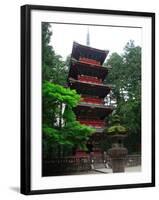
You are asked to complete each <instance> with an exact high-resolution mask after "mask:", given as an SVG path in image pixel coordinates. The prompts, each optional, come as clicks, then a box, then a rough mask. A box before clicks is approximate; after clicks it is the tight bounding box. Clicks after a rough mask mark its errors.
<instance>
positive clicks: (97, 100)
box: [81, 97, 104, 105]
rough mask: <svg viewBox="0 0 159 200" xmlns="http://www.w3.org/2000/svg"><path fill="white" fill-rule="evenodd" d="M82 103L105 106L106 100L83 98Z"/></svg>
mask: <svg viewBox="0 0 159 200" xmlns="http://www.w3.org/2000/svg"><path fill="white" fill-rule="evenodd" d="M81 102H85V103H91V104H102V105H104V100H103V99H101V98H94V97H82V98H81Z"/></svg>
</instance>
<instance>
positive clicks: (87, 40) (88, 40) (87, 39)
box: [86, 28, 90, 46]
mask: <svg viewBox="0 0 159 200" xmlns="http://www.w3.org/2000/svg"><path fill="white" fill-rule="evenodd" d="M86 45H87V46H90V35H89V28H88V29H87V38H86Z"/></svg>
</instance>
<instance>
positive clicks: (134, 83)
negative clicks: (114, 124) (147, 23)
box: [106, 41, 141, 151]
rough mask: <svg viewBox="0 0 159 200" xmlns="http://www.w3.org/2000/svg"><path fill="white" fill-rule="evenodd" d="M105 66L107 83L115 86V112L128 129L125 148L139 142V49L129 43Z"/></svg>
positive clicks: (132, 43)
mask: <svg viewBox="0 0 159 200" xmlns="http://www.w3.org/2000/svg"><path fill="white" fill-rule="evenodd" d="M106 65H111V67H112V69H111V70H110V72H109V75H108V78H107V80H106V81H107V83H110V84H113V85H115V88H114V89H113V96H114V97H115V98H116V100H117V110H116V113H118V115H119V116H122V120H121V123H122V124H124V126H126V127H127V128H128V133H129V137H128V139H127V141H126V146H127V147H128V148H129V149H131V150H130V151H136V150H135V148H133V147H132V145H133V144H132V141H133V142H134V143H136V144H137V143H138V144H139V143H140V142H141V48H140V47H139V46H135V45H134V42H133V41H129V42H128V43H127V44H126V46H125V48H124V53H123V54H122V55H119V54H117V53H113V54H112V55H111V56H110V58H109V59H108V61H107V63H106Z"/></svg>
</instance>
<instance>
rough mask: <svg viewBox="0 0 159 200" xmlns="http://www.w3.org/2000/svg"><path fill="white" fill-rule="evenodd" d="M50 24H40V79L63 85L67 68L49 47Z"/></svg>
mask: <svg viewBox="0 0 159 200" xmlns="http://www.w3.org/2000/svg"><path fill="white" fill-rule="evenodd" d="M50 27H51V25H50V23H46V22H43V23H42V79H43V81H50V82H52V83H56V84H61V85H65V84H66V80H67V79H66V76H67V73H68V67H67V66H66V65H65V62H64V61H62V58H61V56H60V55H57V54H55V52H54V49H53V47H52V46H51V44H50V43H51V36H52V35H53V33H52V32H51V31H50Z"/></svg>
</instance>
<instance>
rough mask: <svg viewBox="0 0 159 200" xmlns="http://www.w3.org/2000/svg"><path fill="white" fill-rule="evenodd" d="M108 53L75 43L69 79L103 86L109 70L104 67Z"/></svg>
mask: <svg viewBox="0 0 159 200" xmlns="http://www.w3.org/2000/svg"><path fill="white" fill-rule="evenodd" d="M108 53H109V51H104V50H100V49H95V48H92V47H89V46H85V45H81V44H79V43H76V42H74V43H73V48H72V54H71V62H70V70H69V75H68V79H69V78H72V79H75V80H79V81H85V82H92V83H96V84H101V83H102V82H103V80H104V79H105V78H106V76H107V74H108V69H107V68H106V67H103V66H102V64H103V62H104V60H105V59H106V57H107V55H108Z"/></svg>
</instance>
